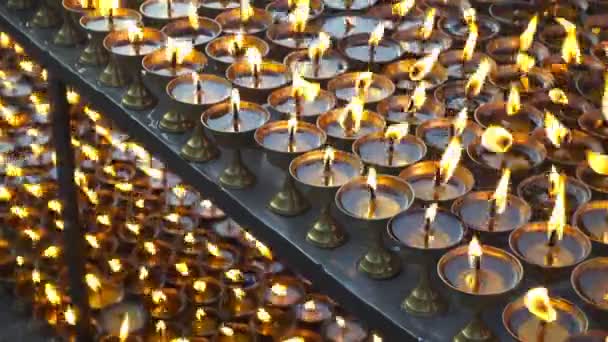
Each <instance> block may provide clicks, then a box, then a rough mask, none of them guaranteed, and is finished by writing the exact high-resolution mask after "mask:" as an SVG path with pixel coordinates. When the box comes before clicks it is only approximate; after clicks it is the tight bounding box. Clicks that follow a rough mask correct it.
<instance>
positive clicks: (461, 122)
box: [452, 107, 469, 136]
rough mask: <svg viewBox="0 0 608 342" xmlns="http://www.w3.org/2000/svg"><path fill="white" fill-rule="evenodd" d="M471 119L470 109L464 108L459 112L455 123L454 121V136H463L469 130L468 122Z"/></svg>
mask: <svg viewBox="0 0 608 342" xmlns="http://www.w3.org/2000/svg"><path fill="white" fill-rule="evenodd" d="M468 119H469V112H468V108H467V107H464V108H462V109H461V110H460V112H458V115H456V118H455V119H454V121H452V125H454V134H455V135H456V136H460V135H462V133H464V130H465V129H466V128H467V121H468Z"/></svg>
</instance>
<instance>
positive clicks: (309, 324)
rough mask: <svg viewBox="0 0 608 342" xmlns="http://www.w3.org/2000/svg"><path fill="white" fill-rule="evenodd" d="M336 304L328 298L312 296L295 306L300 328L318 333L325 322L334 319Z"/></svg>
mask: <svg viewBox="0 0 608 342" xmlns="http://www.w3.org/2000/svg"><path fill="white" fill-rule="evenodd" d="M335 306H336V305H335V303H334V302H333V301H332V300H331V299H330V298H328V297H327V296H323V295H318V294H311V295H308V296H307V297H306V298H305V299H304V300H303V301H302V303H300V304H297V305H296V306H295V317H296V321H297V324H298V326H299V327H305V328H307V329H310V331H317V330H319V328H321V325H322V324H323V323H324V322H327V321H329V320H330V319H331V318H332V317H333V312H334V309H335Z"/></svg>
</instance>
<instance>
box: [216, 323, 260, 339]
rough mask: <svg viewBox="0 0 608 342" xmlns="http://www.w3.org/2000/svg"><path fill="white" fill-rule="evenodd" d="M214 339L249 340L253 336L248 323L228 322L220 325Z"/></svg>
mask: <svg viewBox="0 0 608 342" xmlns="http://www.w3.org/2000/svg"><path fill="white" fill-rule="evenodd" d="M216 340H217V342H251V341H253V337H252V334H251V332H250V329H249V326H248V325H246V324H238V323H228V324H223V325H222V326H220V328H219V331H218V334H217V336H216Z"/></svg>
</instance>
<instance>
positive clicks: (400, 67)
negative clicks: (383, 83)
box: [382, 59, 448, 90]
mask: <svg viewBox="0 0 608 342" xmlns="http://www.w3.org/2000/svg"><path fill="white" fill-rule="evenodd" d="M414 63H416V60H415V59H401V60H399V61H397V62H394V63H391V64H389V65H387V66H386V67H385V68H384V71H383V72H382V73H383V74H384V75H386V76H387V77H388V78H389V79H390V80H391V81H392V82H393V83H394V84H395V87H396V88H397V89H399V90H413V89H414V88H415V87H416V86H417V85H418V84H419V83H420V82H425V86H426V88H425V89H435V88H436V87H438V86H440V85H441V84H443V83H445V82H446V81H447V80H448V71H447V69H446V68H445V67H443V65H441V64H439V63H435V64H433V66H432V67H431V70H430V71H429V72H428V73H427V74H426V75H424V77H423V78H422V79H421V80H420V81H414V80H412V79H411V77H410V70H411V69H412V66H413V65H414Z"/></svg>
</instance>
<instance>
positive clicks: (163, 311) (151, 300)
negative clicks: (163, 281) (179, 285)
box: [145, 285, 186, 320]
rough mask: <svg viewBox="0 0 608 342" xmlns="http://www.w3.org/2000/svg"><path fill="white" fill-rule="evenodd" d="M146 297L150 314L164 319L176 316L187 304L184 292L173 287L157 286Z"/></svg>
mask: <svg viewBox="0 0 608 342" xmlns="http://www.w3.org/2000/svg"><path fill="white" fill-rule="evenodd" d="M161 286H162V285H161ZM145 299H146V304H147V307H148V311H149V313H150V316H152V317H153V318H156V319H162V320H168V319H172V318H174V317H175V316H176V315H178V314H180V313H181V312H182V311H183V310H184V308H185V305H186V298H185V296H184V293H183V292H182V291H181V290H178V289H176V288H173V287H159V288H156V289H154V290H152V292H150V293H149V295H148V296H147V297H146V298H145Z"/></svg>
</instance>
